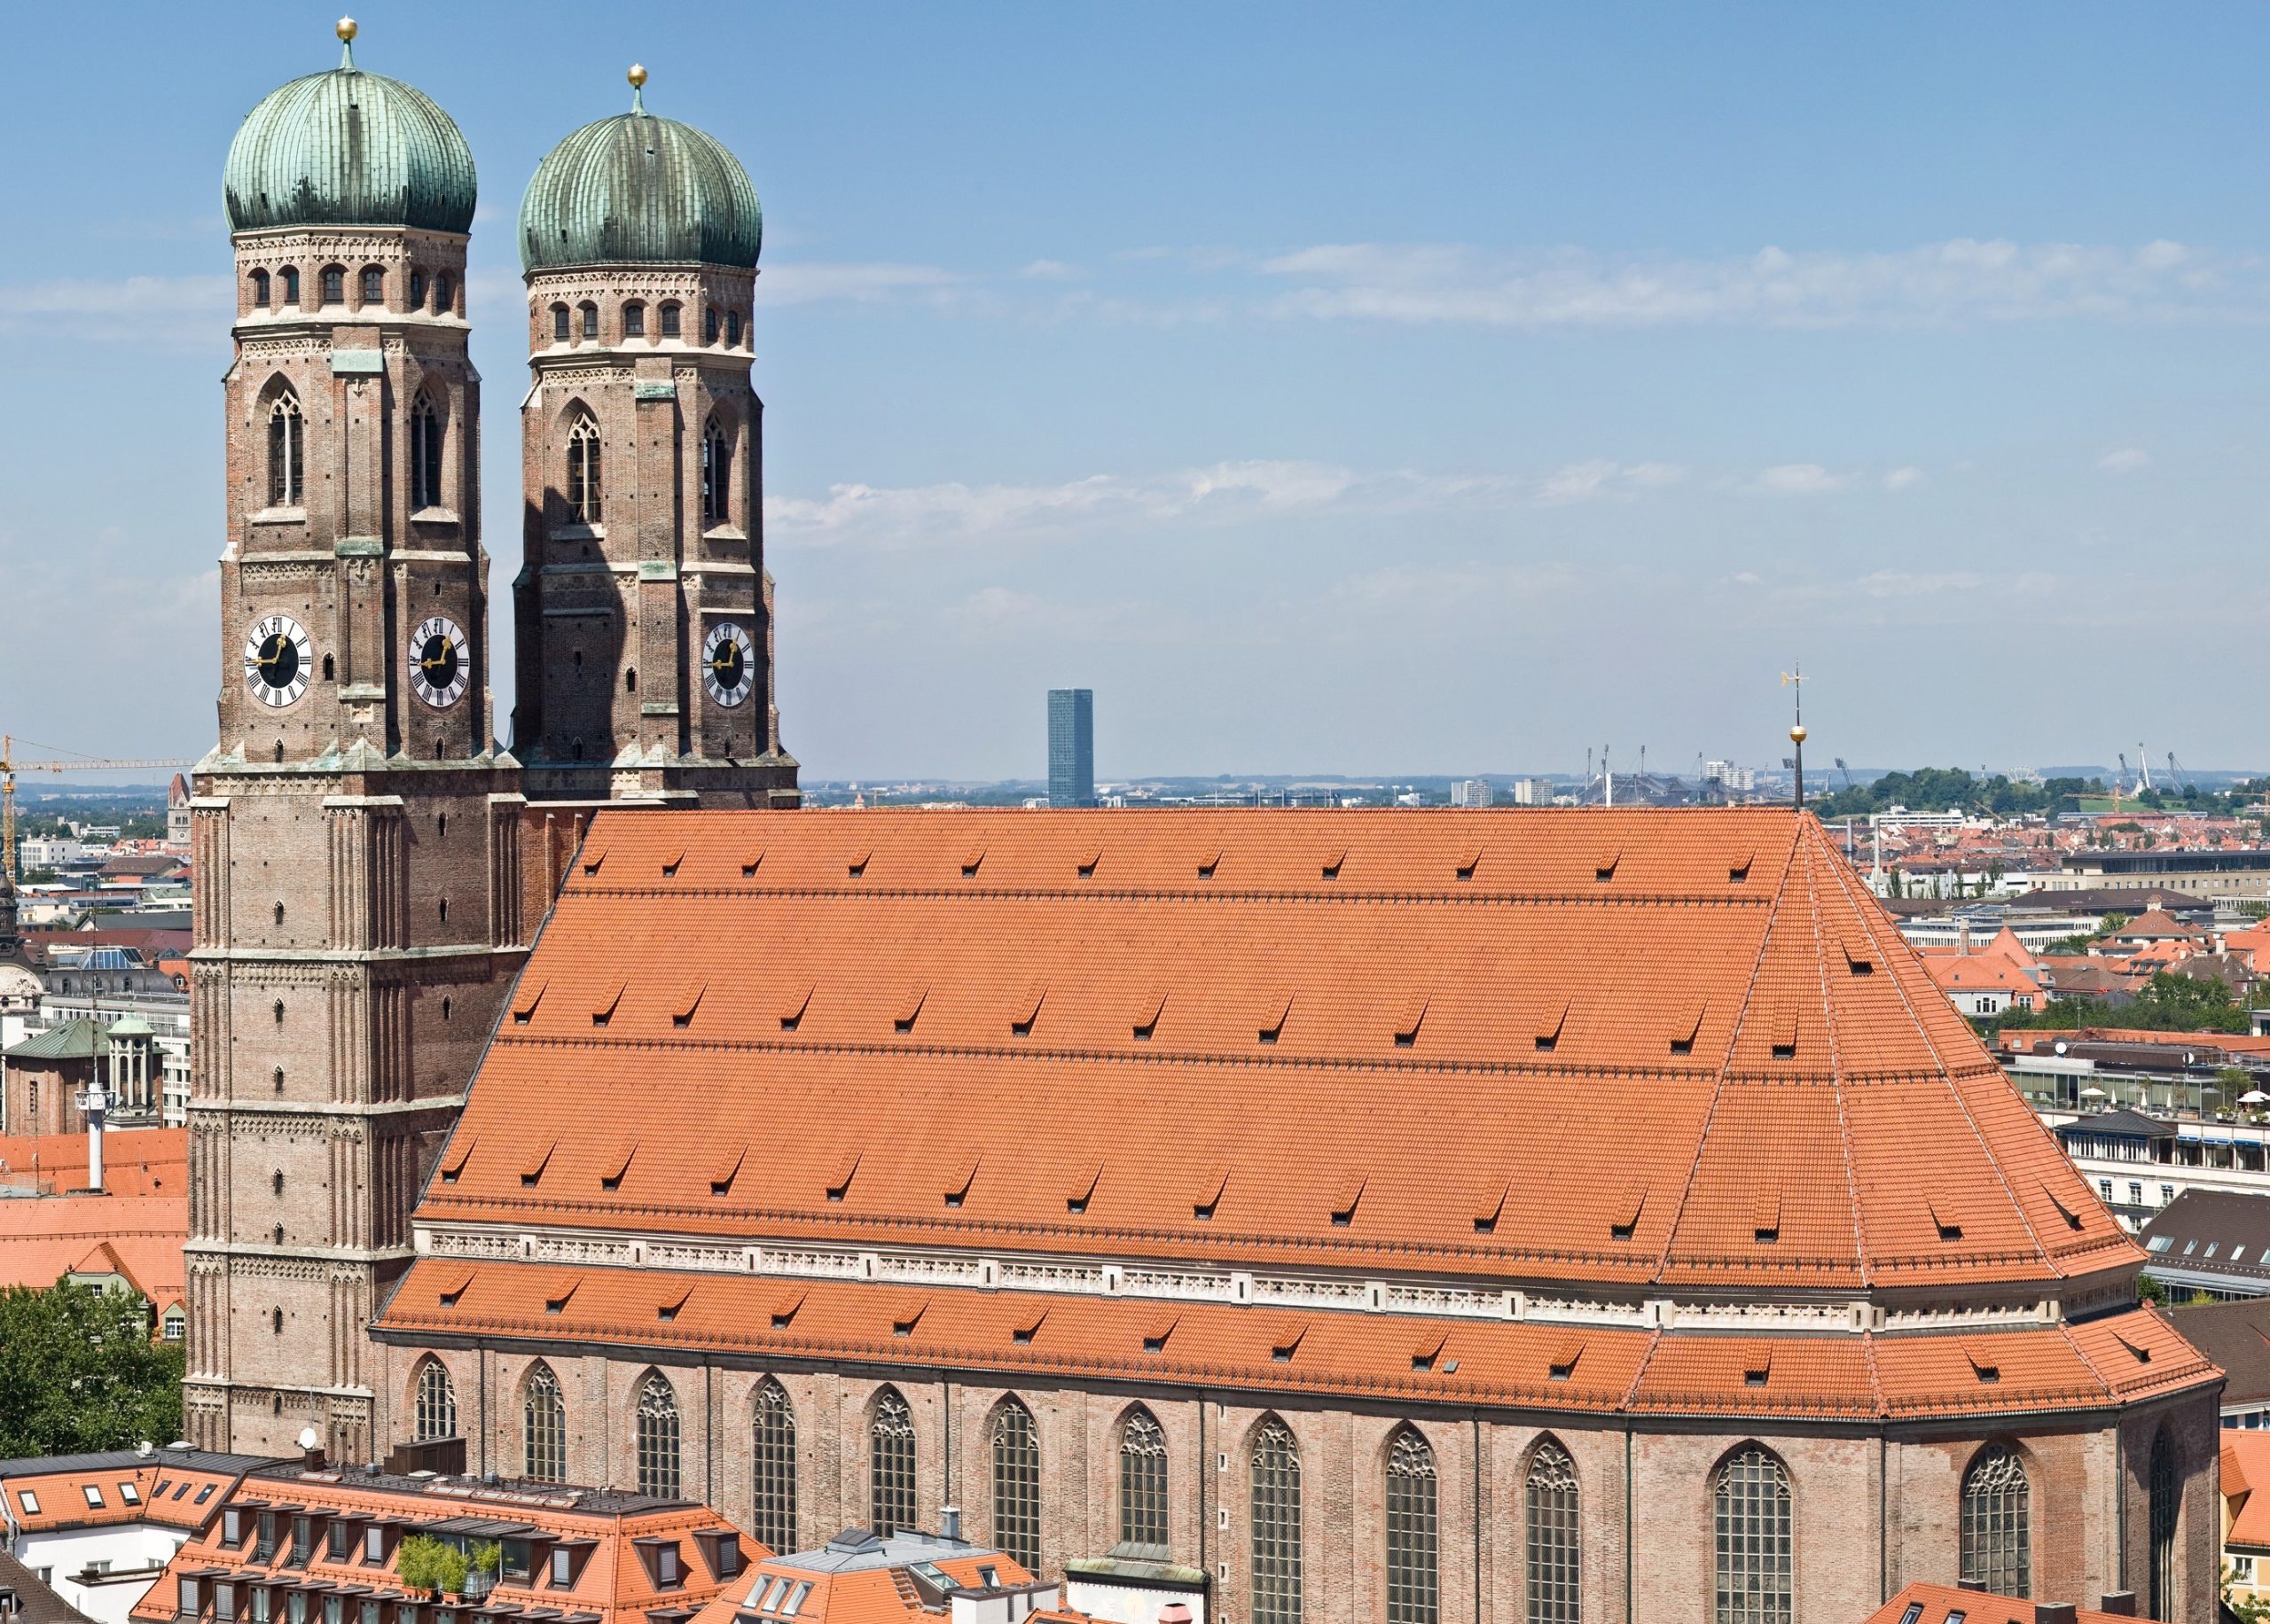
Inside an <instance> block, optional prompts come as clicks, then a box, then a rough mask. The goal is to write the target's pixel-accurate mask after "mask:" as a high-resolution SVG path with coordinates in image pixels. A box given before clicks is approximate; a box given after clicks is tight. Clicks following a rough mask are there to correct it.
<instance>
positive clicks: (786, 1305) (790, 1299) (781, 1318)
mask: <svg viewBox="0 0 2270 1624" xmlns="http://www.w3.org/2000/svg"><path fill="white" fill-rule="evenodd" d="M803 1306H804V1293H803V1292H794V1293H792V1294H790V1295H789V1296H787V1297H783V1298H781V1299H779V1300H778V1301H776V1302H774V1303H773V1305H772V1329H773V1330H775V1331H786V1330H787V1329H788V1328H789V1327H790V1326H791V1325H793V1324H795V1323H796V1310H797V1309H799V1308H802V1307H803Z"/></svg>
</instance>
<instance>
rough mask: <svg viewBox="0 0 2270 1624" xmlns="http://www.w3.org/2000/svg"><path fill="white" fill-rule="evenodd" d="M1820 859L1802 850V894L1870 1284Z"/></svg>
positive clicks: (1857, 1241) (1850, 1198)
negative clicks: (1818, 873)
mask: <svg viewBox="0 0 2270 1624" xmlns="http://www.w3.org/2000/svg"><path fill="white" fill-rule="evenodd" d="M1819 861H1820V853H1819V851H1818V850H1817V849H1815V848H1814V847H1811V846H1810V845H1809V846H1808V847H1806V851H1805V897H1806V900H1807V902H1809V903H1810V904H1811V912H1812V949H1813V951H1812V962H1813V972H1814V974H1815V975H1816V976H1818V977H1819V978H1820V1021H1821V1027H1822V1031H1823V1035H1825V1036H1826V1037H1827V1039H1828V1086H1829V1087H1830V1089H1833V1090H1834V1091H1835V1094H1836V1140H1837V1144H1838V1146H1839V1148H1840V1150H1841V1152H1842V1153H1843V1162H1844V1197H1845V1206H1846V1209H1847V1211H1848V1212H1849V1213H1850V1214H1851V1222H1852V1261H1853V1264H1854V1266H1855V1267H1856V1268H1857V1269H1859V1273H1860V1283H1861V1284H1862V1285H1864V1286H1873V1285H1874V1284H1875V1271H1874V1270H1872V1269H1870V1268H1869V1266H1868V1238H1867V1224H1866V1222H1865V1220H1864V1218H1863V1216H1862V1206H1861V1201H1860V1186H1859V1178H1858V1176H1857V1175H1855V1173H1854V1171H1853V1167H1852V1119H1851V1113H1850V1112H1849V1111H1848V1110H1847V1109H1846V1105H1845V1098H1844V1066H1843V1059H1842V1058H1841V1056H1840V1054H1839V1051H1838V1049H1837V1042H1836V988H1835V986H1834V984H1833V983H1832V982H1831V981H1830V980H1829V975H1828V942H1827V941H1826V940H1824V938H1823V936H1822V933H1821V924H1820V882H1819V879H1818V878H1817V876H1816V874H1815V872H1814V871H1815V868H1816V866H1817V864H1818V863H1819Z"/></svg>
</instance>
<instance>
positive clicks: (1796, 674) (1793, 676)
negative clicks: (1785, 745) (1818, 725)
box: [1781, 663, 1805, 812]
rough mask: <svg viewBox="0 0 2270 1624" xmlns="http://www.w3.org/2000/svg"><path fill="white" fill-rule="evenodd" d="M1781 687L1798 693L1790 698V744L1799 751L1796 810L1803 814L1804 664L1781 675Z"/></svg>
mask: <svg viewBox="0 0 2270 1624" xmlns="http://www.w3.org/2000/svg"><path fill="white" fill-rule="evenodd" d="M1781 686H1783V687H1784V688H1789V689H1794V690H1795V692H1794V693H1792V694H1791V695H1790V696H1789V697H1790V701H1791V703H1792V704H1793V705H1795V707H1796V716H1795V719H1794V720H1792V721H1791V722H1790V723H1789V742H1790V743H1791V744H1792V745H1795V746H1796V749H1797V753H1796V757H1795V758H1794V759H1795V761H1796V775H1797V778H1796V783H1797V797H1796V809H1797V810H1798V811H1800V812H1802V811H1804V809H1805V668H1804V665H1803V664H1802V663H1801V664H1799V665H1798V667H1797V668H1796V670H1794V671H1784V672H1782V673H1781Z"/></svg>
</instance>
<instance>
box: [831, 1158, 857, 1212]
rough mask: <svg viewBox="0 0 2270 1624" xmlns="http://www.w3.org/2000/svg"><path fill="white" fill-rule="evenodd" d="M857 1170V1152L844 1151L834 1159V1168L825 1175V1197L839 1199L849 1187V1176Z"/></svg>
mask: <svg viewBox="0 0 2270 1624" xmlns="http://www.w3.org/2000/svg"><path fill="white" fill-rule="evenodd" d="M858 1171H859V1152H857V1151H846V1152H843V1153H842V1154H841V1156H838V1157H837V1158H836V1159H835V1166H834V1169H833V1170H832V1171H831V1172H830V1173H829V1174H828V1175H827V1186H826V1188H827V1198H828V1199H829V1200H831V1201H841V1199H843V1198H844V1196H845V1194H846V1193H847V1192H849V1190H850V1188H851V1177H852V1175H854V1174H856V1173H857V1172H858Z"/></svg>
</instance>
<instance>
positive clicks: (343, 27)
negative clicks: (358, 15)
mask: <svg viewBox="0 0 2270 1624" xmlns="http://www.w3.org/2000/svg"><path fill="white" fill-rule="evenodd" d="M333 32H334V33H336V34H337V35H339V37H340V39H342V40H351V39H353V38H354V37H355V35H356V34H357V33H359V32H361V30H360V29H358V28H357V27H356V26H355V20H354V19H353V18H352V17H342V18H340V20H339V27H337V28H335V29H334V30H333Z"/></svg>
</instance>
